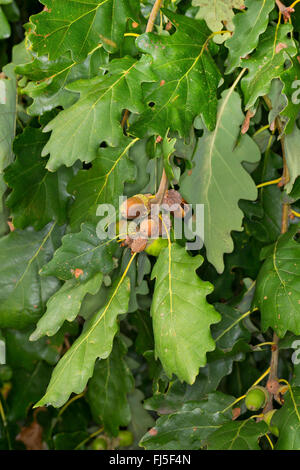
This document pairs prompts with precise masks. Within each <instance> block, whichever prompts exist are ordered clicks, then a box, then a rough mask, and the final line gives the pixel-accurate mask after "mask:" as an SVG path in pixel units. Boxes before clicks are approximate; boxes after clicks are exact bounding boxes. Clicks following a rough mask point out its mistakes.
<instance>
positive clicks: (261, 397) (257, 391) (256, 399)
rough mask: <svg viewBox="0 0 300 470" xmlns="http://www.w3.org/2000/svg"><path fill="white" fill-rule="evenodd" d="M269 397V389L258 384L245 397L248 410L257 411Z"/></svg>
mask: <svg viewBox="0 0 300 470" xmlns="http://www.w3.org/2000/svg"><path fill="white" fill-rule="evenodd" d="M268 398H269V394H268V391H267V390H266V389H265V388H264V387H260V386H259V385H257V386H256V387H252V388H250V390H248V392H247V395H246V398H245V405H246V407H247V408H248V410H251V411H257V410H259V409H260V408H263V407H264V406H265V405H266V403H267V401H268Z"/></svg>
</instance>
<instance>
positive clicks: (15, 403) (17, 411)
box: [7, 361, 51, 421]
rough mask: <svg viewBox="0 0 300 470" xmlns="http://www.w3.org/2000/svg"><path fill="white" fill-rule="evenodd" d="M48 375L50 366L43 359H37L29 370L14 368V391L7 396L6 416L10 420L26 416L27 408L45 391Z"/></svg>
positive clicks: (49, 375)
mask: <svg viewBox="0 0 300 470" xmlns="http://www.w3.org/2000/svg"><path fill="white" fill-rule="evenodd" d="M20 362H21V361H20ZM19 364H20V363H19ZM50 377H51V367H50V366H49V365H48V364H46V363H45V362H44V361H38V362H37V363H36V364H35V366H34V369H33V370H32V371H30V372H28V371H27V370H25V369H22V368H20V367H18V368H17V369H15V370H14V373H13V377H12V387H13V390H14V393H10V394H9V396H8V406H9V412H8V416H7V418H8V419H9V420H10V421H19V420H24V419H25V418H26V416H27V413H28V409H29V408H31V406H32V405H33V404H34V402H35V401H36V400H38V399H39V397H40V396H41V394H43V393H45V390H46V388H47V384H48V382H49V379H50Z"/></svg>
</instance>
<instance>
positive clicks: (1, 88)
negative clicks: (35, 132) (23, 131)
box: [0, 64, 17, 175]
mask: <svg viewBox="0 0 300 470" xmlns="http://www.w3.org/2000/svg"><path fill="white" fill-rule="evenodd" d="M3 72H4V74H5V77H6V78H2V77H0V175H1V173H2V172H3V170H4V168H5V167H6V166H7V165H9V164H10V163H11V162H12V159H13V150H12V143H13V140H14V137H15V132H16V106H17V84H16V76H15V73H14V65H13V64H8V65H6V67H4V69H3Z"/></svg>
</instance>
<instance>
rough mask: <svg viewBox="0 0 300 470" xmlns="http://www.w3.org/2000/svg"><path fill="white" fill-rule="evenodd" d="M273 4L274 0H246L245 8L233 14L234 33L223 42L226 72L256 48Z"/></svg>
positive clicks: (230, 71) (230, 70)
mask: <svg viewBox="0 0 300 470" xmlns="http://www.w3.org/2000/svg"><path fill="white" fill-rule="evenodd" d="M274 4H275V2H274V0H246V1H245V6H246V10H245V11H242V12H241V13H238V14H237V15H235V16H234V18H233V23H234V33H233V36H232V37H231V38H229V39H228V40H227V41H226V44H225V45H226V47H227V48H228V49H229V53H228V65H227V70H226V73H232V72H233V71H234V69H235V68H236V67H239V66H240V65H241V60H242V58H243V57H246V55H247V54H250V53H251V52H252V51H253V50H254V49H255V48H256V46H257V44H258V41H259V36H260V35H261V34H262V33H263V32H264V31H265V30H266V28H267V26H268V22H269V13H270V12H271V11H272V10H273V8H274Z"/></svg>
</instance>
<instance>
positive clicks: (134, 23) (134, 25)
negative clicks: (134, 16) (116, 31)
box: [131, 21, 139, 28]
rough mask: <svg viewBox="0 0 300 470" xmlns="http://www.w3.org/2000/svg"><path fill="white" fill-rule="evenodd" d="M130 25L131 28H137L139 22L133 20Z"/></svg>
mask: <svg viewBox="0 0 300 470" xmlns="http://www.w3.org/2000/svg"><path fill="white" fill-rule="evenodd" d="M131 26H132V27H133V28H138V26H139V24H138V23H137V22H136V21H133V23H132V24H131Z"/></svg>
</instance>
